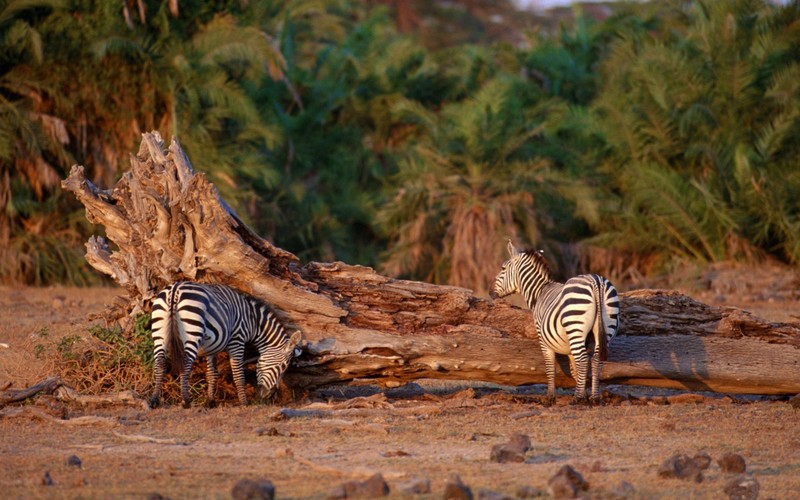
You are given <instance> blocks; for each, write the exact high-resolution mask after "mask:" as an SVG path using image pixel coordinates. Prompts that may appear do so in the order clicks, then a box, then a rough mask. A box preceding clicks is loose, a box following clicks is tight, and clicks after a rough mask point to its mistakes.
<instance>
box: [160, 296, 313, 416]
mask: <svg viewBox="0 0 800 500" xmlns="http://www.w3.org/2000/svg"><path fill="white" fill-rule="evenodd" d="M150 327H151V330H152V335H153V344H154V346H153V357H154V372H155V389H154V390H153V394H152V396H151V397H150V406H151V407H152V408H155V407H157V406H158V405H159V402H160V399H161V388H162V384H163V381H164V372H165V371H166V370H165V369H166V362H167V356H169V359H170V364H171V367H172V371H173V373H180V379H181V397H182V399H183V406H184V408H189V407H190V406H191V400H190V397H189V373H190V372H191V370H192V364H193V363H194V361H195V359H196V358H197V357H198V356H205V357H206V382H207V385H208V403H207V405H208V406H213V405H214V396H215V393H216V389H217V379H218V372H217V354H218V353H220V352H222V351H227V352H228V356H229V358H230V363H231V371H232V372H233V381H234V384H235V385H236V392H237V395H238V397H239V402H240V403H241V404H242V405H246V404H247V396H246V394H245V388H244V350H245V349H244V348H245V344H248V343H252V344H254V345H255V347H256V349H257V350H258V353H259V357H258V361H257V364H256V378H257V379H258V385H259V386H260V394H261V396H262V397H269V396H271V395H272V393H274V391H275V389H276V388H277V386H278V384H279V383H280V379H281V377H282V376H283V373H284V372H285V371H286V368H287V366H288V365H289V362H290V361H291V359H292V357H293V354H295V350H296V347H297V345H298V344H299V343H300V341H301V337H302V336H301V334H300V332H299V331H295V332H294V333H293V334H292V335H291V337H288V336H287V334H286V331H285V330H284V328H283V325H281V323H280V322H279V321H278V319H277V318H276V317H275V315H274V314H273V313H272V312H271V311H270V310H269V309H268V308H267V306H266V305H264V304H263V303H262V302H260V301H259V300H257V299H255V298H253V297H251V296H249V295H244V294H241V293H239V292H237V291H235V290H233V289H231V288H228V287H226V286H222V285H210V284H199V283H193V282H189V281H180V282H176V283H173V284H171V285H169V286H167V287H166V288H164V289H163V290H162V291H161V292H159V293H158V295H157V296H156V298H155V300H154V301H153V311H152V315H151V322H150Z"/></svg>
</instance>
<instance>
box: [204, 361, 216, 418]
mask: <svg viewBox="0 0 800 500" xmlns="http://www.w3.org/2000/svg"><path fill="white" fill-rule="evenodd" d="M217 380H219V372H218V371H217V355H216V354H209V355H208V356H206V385H207V386H208V400H207V401H206V407H207V408H214V407H215V406H216V405H217V403H216V394H217Z"/></svg>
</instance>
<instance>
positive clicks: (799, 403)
mask: <svg viewBox="0 0 800 500" xmlns="http://www.w3.org/2000/svg"><path fill="white" fill-rule="evenodd" d="M789 406H791V407H792V408H794V409H795V410H797V409H800V394H795V395H794V396H792V397H791V398H789Z"/></svg>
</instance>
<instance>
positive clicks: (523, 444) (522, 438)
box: [508, 432, 531, 453]
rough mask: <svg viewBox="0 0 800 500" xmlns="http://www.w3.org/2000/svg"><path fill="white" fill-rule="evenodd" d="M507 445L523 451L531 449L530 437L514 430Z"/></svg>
mask: <svg viewBox="0 0 800 500" xmlns="http://www.w3.org/2000/svg"><path fill="white" fill-rule="evenodd" d="M508 445H509V446H510V447H512V448H515V449H518V450H519V451H520V452H522V453H525V452H526V451H528V450H530V449H531V438H530V437H528V435H527V434H522V433H519V432H515V433H514V434H512V435H511V437H510V438H509V440H508Z"/></svg>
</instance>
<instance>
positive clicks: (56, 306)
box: [52, 297, 67, 311]
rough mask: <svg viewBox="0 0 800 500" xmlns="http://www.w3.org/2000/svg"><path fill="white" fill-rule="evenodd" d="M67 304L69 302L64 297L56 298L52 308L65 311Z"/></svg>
mask: <svg viewBox="0 0 800 500" xmlns="http://www.w3.org/2000/svg"><path fill="white" fill-rule="evenodd" d="M66 304H67V301H66V300H65V299H64V298H63V297H56V298H54V299H53V303H52V307H53V310H55V311H58V310H59V309H63V308H64V306H65V305H66Z"/></svg>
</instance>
